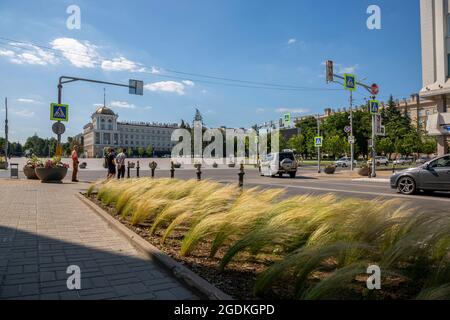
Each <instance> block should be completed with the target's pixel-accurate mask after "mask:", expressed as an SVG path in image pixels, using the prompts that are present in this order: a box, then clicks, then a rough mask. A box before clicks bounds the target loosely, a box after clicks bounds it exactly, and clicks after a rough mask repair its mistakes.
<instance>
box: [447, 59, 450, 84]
mask: <svg viewBox="0 0 450 320" xmlns="http://www.w3.org/2000/svg"><path fill="white" fill-rule="evenodd" d="M447 78H450V54H447Z"/></svg>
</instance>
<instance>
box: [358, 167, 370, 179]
mask: <svg viewBox="0 0 450 320" xmlns="http://www.w3.org/2000/svg"><path fill="white" fill-rule="evenodd" d="M369 173H370V168H369V167H365V168H361V169H359V170H358V174H359V175H360V176H363V177H368V176H369Z"/></svg>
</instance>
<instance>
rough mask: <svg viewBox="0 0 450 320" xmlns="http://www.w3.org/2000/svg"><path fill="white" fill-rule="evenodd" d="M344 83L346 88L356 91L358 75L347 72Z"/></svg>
mask: <svg viewBox="0 0 450 320" xmlns="http://www.w3.org/2000/svg"><path fill="white" fill-rule="evenodd" d="M344 82H345V83H344V85H345V89H347V90H350V91H355V90H356V76H355V75H354V74H348V73H346V74H345V75H344Z"/></svg>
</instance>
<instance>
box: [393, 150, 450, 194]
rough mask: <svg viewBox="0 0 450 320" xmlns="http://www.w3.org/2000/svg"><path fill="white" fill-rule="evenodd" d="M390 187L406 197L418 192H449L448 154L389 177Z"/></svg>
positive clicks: (449, 171) (449, 158) (449, 162)
mask: <svg viewBox="0 0 450 320" xmlns="http://www.w3.org/2000/svg"><path fill="white" fill-rule="evenodd" d="M391 187H392V189H397V191H398V192H399V193H402V194H406V195H411V194H414V193H416V192H417V191H419V190H422V191H431V192H432V191H450V154H448V155H445V156H442V157H439V158H436V159H433V160H431V161H429V162H427V163H425V164H423V165H421V166H419V167H417V168H411V169H407V170H403V171H399V172H397V173H395V174H394V175H393V176H392V177H391Z"/></svg>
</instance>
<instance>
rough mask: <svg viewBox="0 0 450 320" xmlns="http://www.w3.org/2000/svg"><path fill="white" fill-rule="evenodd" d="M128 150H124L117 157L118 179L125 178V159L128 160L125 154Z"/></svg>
mask: <svg viewBox="0 0 450 320" xmlns="http://www.w3.org/2000/svg"><path fill="white" fill-rule="evenodd" d="M125 152H126V150H125V149H123V150H122V152H121V153H119V154H118V155H117V157H116V163H117V179H119V180H120V179H121V178H122V179H124V178H125V159H126V158H127V156H126V154H125Z"/></svg>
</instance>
